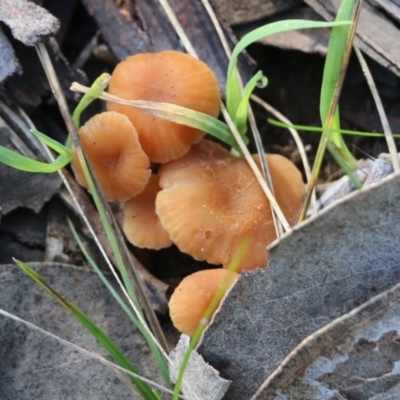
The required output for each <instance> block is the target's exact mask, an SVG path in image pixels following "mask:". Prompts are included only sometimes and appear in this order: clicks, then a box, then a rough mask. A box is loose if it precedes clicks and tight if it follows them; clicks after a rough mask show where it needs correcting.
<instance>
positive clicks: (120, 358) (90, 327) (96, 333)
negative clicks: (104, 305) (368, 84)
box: [14, 260, 161, 400]
mask: <svg viewBox="0 0 400 400" xmlns="http://www.w3.org/2000/svg"><path fill="white" fill-rule="evenodd" d="M14 261H15V262H16V264H17V265H18V266H19V267H20V268H21V269H22V271H23V272H24V273H25V274H27V275H28V276H29V277H30V278H31V279H32V280H33V281H34V282H35V283H37V284H38V285H39V286H41V287H42V288H43V289H44V290H45V291H46V292H47V293H49V294H50V295H51V296H52V297H53V298H54V299H55V300H56V301H57V302H58V303H59V304H60V305H61V306H62V307H63V308H64V309H65V310H67V311H68V312H69V313H70V314H71V315H72V316H73V317H74V318H75V319H76V320H77V321H78V322H79V323H80V324H81V325H82V326H83V327H84V328H85V329H86V330H87V331H88V332H89V333H90V334H91V335H92V336H93V337H94V338H95V339H96V340H97V341H98V342H99V343H100V345H101V346H102V347H103V348H104V349H105V350H106V351H107V352H108V353H109V354H110V356H111V357H112V358H113V359H114V360H115V361H116V362H117V364H118V365H120V366H121V367H123V368H125V369H127V370H129V371H132V372H134V373H135V374H137V373H138V371H137V370H136V368H135V367H134V366H133V365H132V364H131V363H130V361H129V360H128V359H127V358H126V357H125V356H124V354H123V353H122V351H121V350H120V349H119V348H118V347H117V346H116V345H115V343H114V342H113V341H112V340H111V339H110V338H109V337H108V335H106V334H105V333H104V332H103V331H102V330H101V329H100V328H99V327H98V326H97V325H96V323H95V322H94V321H93V320H92V319H90V318H89V317H88V316H87V315H86V314H85V313H84V312H83V311H81V310H80V309H79V308H78V307H76V306H75V305H74V304H73V303H71V302H70V301H68V300H65V299H64V298H63V297H62V296H60V295H59V294H58V293H57V292H56V291H54V290H53V289H52V288H51V287H50V286H49V285H48V284H47V283H46V282H45V281H44V280H43V279H42V278H41V277H40V275H39V274H38V273H37V272H36V271H34V270H33V269H32V268H30V267H29V266H28V265H27V264H25V263H23V262H22V261H19V260H14ZM129 378H130V379H131V381H132V382H133V383H134V384H135V385H136V387H137V389H138V390H139V391H140V392H141V393H142V394H143V396H144V397H145V399H148V400H153V399H154V400H161V398H160V397H159V396H158V395H157V393H156V392H155V391H153V389H152V388H151V387H150V386H149V385H148V384H147V383H145V382H142V381H141V380H140V379H138V378H135V377H133V376H130V377H129Z"/></svg>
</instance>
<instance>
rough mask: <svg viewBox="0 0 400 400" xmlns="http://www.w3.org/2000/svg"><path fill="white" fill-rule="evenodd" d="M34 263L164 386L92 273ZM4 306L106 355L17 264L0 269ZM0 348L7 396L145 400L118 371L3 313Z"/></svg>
mask: <svg viewBox="0 0 400 400" xmlns="http://www.w3.org/2000/svg"><path fill="white" fill-rule="evenodd" d="M30 265H31V266H32V267H33V268H34V269H35V270H36V271H37V272H38V273H39V274H40V275H42V276H43V277H44V279H45V280H46V281H47V282H48V283H50V284H51V285H52V286H53V287H54V288H55V289H56V290H57V291H58V292H59V293H60V294H62V295H64V296H65V297H66V298H67V299H69V300H70V301H72V302H74V303H75V304H76V305H77V306H80V307H81V308H82V309H83V311H85V312H86V313H87V314H88V315H89V316H90V317H91V318H92V319H94V320H95V321H96V323H97V324H99V326H100V327H101V328H102V329H103V330H104V331H105V332H106V333H107V334H108V335H109V336H110V337H111V338H112V339H113V340H115V342H116V344H117V345H118V346H119V347H120V348H121V349H122V350H123V351H124V353H125V354H126V355H127V356H128V358H130V360H131V361H132V363H133V364H134V365H135V366H136V367H137V368H138V369H139V371H140V373H141V374H143V375H144V376H146V377H148V378H150V379H152V380H154V381H157V382H159V383H161V382H162V378H161V377H160V373H159V371H158V368H157V366H156V365H155V362H154V360H153V359H152V356H151V354H150V352H149V351H148V348H147V344H146V343H145V340H144V339H143V337H142V336H141V334H140V333H139V332H138V331H137V330H136V328H135V327H134V326H133V325H132V323H130V322H129V319H128V317H126V315H125V314H124V313H123V311H122V310H121V308H120V307H119V306H118V304H117V303H116V302H115V300H114V299H113V298H112V296H111V294H110V293H109V292H108V290H107V289H106V288H105V287H104V286H103V285H102V283H101V282H100V280H99V278H98V277H97V275H96V274H95V273H94V272H92V271H88V270H82V269H77V268H76V267H73V266H70V265H63V264H55V263H30ZM0 307H1V308H2V309H3V310H5V311H8V312H11V313H14V314H16V315H17V316H19V317H21V318H24V319H25V320H28V321H30V322H32V323H34V324H36V325H39V326H40V327H41V328H43V329H46V330H48V331H50V332H52V333H54V334H56V335H58V336H60V337H62V338H64V339H66V340H69V341H71V342H73V343H74V344H76V345H79V346H81V347H83V348H85V349H87V350H90V351H93V352H97V353H99V354H101V355H102V356H106V353H105V351H104V350H103V349H102V348H101V346H100V345H99V344H98V343H97V342H96V340H95V339H94V338H93V337H92V336H91V335H90V334H89V333H87V331H86V330H85V329H84V328H82V327H81V326H80V325H79V324H78V323H77V322H76V321H75V320H74V319H73V318H72V317H71V316H69V315H68V314H67V313H66V311H65V310H64V309H63V308H61V306H59V305H58V304H57V303H56V302H55V301H54V300H53V299H52V298H51V297H50V296H49V295H48V294H47V293H45V292H44V291H43V290H42V289H41V288H40V287H39V286H38V285H36V284H35V283H34V282H32V281H31V280H30V278H28V277H27V276H25V275H24V274H23V272H22V271H21V270H20V269H19V268H18V267H16V266H15V265H1V266H0ZM0 344H1V345H0V359H1V363H0V376H1V384H0V398H2V399H36V400H41V399H43V400H44V399H61V398H68V399H132V398H135V399H136V398H140V397H139V395H137V394H136V393H134V394H133V395H134V397H132V392H131V391H130V390H129V389H128V388H127V387H126V386H125V385H124V384H122V383H121V382H120V381H119V380H118V379H117V378H116V376H115V374H114V372H113V371H112V370H109V369H105V368H104V367H103V366H102V365H101V364H99V363H98V362H97V361H94V360H92V359H89V358H86V357H83V356H82V355H81V354H79V353H76V352H75V351H74V350H73V349H71V348H69V347H66V346H65V345H63V344H61V343H59V342H57V341H55V340H53V339H50V338H48V337H46V336H44V335H42V334H40V333H37V332H35V331H32V330H30V329H28V328H26V327H25V326H23V325H21V324H18V323H16V322H14V321H11V320H9V319H7V318H5V317H3V316H0ZM106 358H108V357H107V356H106Z"/></svg>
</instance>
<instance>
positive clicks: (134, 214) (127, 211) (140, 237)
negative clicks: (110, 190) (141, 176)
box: [123, 175, 172, 250]
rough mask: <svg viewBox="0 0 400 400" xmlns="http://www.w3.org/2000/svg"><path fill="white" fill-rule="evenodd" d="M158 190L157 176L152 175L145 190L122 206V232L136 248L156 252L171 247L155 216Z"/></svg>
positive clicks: (166, 234)
mask: <svg viewBox="0 0 400 400" xmlns="http://www.w3.org/2000/svg"><path fill="white" fill-rule="evenodd" d="M160 190H161V188H160V186H159V184H158V176H157V175H152V176H151V177H150V180H149V183H148V184H147V186H146V187H145V189H144V190H143V191H142V192H141V193H140V194H138V195H137V196H135V197H133V198H132V199H130V200H128V201H127V202H125V204H124V221H123V231H124V233H125V235H126V237H127V238H128V240H129V241H130V242H131V243H132V244H134V245H135V246H137V247H141V248H143V247H145V248H147V249H154V250H158V249H162V248H164V247H168V246H171V245H172V240H171V239H170V237H169V234H168V232H167V231H166V230H165V229H164V228H163V226H162V225H161V222H160V220H159V219H158V216H157V214H156V206H155V201H156V196H157V193H158V192H159V191H160Z"/></svg>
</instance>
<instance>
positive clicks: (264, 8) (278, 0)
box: [214, 0, 301, 24]
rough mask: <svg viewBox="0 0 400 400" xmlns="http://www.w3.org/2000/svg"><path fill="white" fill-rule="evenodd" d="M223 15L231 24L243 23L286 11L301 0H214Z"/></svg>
mask: <svg viewBox="0 0 400 400" xmlns="http://www.w3.org/2000/svg"><path fill="white" fill-rule="evenodd" d="M214 3H215V6H216V7H217V9H218V11H219V13H220V15H221V16H223V17H224V18H225V19H226V20H227V21H228V22H229V23H230V24H243V23H245V22H250V21H255V20H259V19H260V18H263V17H269V16H271V15H274V14H276V13H280V12H282V11H285V10H287V9H289V8H291V7H294V6H295V5H297V4H300V3H301V2H300V1H299V0H250V1H243V0H214Z"/></svg>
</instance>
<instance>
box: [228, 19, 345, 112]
mask: <svg viewBox="0 0 400 400" xmlns="http://www.w3.org/2000/svg"><path fill="white" fill-rule="evenodd" d="M350 24H351V22H350V21H346V22H318V21H307V20H287V21H278V22H273V23H270V24H268V25H264V26H262V27H260V28H258V29H255V30H253V31H251V32H250V33H248V34H247V35H245V36H244V37H243V38H242V39H241V40H240V41H239V42H238V44H237V45H236V46H235V48H234V50H233V52H232V56H231V59H230V61H229V66H228V73H227V85H226V99H227V100H226V101H227V109H228V112H229V114H230V115H231V117H232V118H235V115H236V112H237V109H238V107H239V104H240V101H241V99H242V93H241V90H240V86H239V82H238V79H237V76H236V65H237V60H238V56H239V54H240V53H241V52H242V51H243V50H244V49H245V48H246V47H247V46H249V45H250V44H252V43H254V42H256V41H258V40H260V39H262V38H264V37H267V36H270V35H273V34H275V33H281V32H287V31H291V30H296V29H310V28H329V27H334V26H341V25H350Z"/></svg>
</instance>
